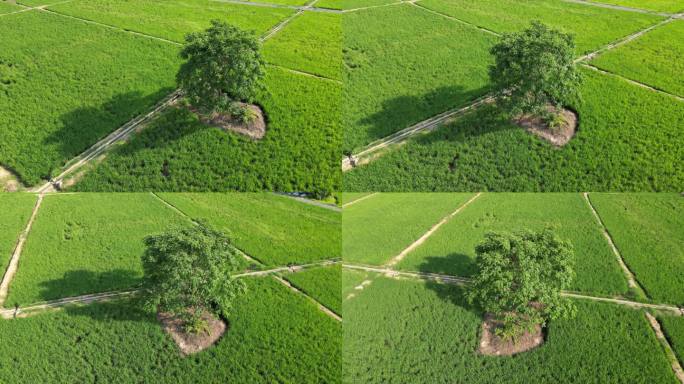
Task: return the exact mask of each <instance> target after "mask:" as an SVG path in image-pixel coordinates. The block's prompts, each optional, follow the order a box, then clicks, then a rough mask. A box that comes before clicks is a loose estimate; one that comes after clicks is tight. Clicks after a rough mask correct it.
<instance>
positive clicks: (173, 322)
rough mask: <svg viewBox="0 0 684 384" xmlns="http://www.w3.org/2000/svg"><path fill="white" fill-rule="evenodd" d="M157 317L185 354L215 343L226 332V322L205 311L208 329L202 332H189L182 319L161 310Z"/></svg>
mask: <svg viewBox="0 0 684 384" xmlns="http://www.w3.org/2000/svg"><path fill="white" fill-rule="evenodd" d="M157 319H158V320H159V322H161V324H162V327H163V328H164V331H166V332H167V333H168V334H170V335H171V337H172V338H173V341H175V342H176V344H177V345H178V348H180V350H181V353H182V354H183V355H189V354H192V353H197V352H199V351H202V350H204V349H207V348H209V347H211V346H212V345H214V344H215V343H216V342H217V341H218V340H219V339H220V338H221V336H223V334H224V333H225V332H226V323H225V322H224V321H223V320H221V319H217V318H216V317H214V316H213V315H212V314H210V313H208V312H205V313H204V314H202V319H204V320H205V321H206V322H207V324H208V327H207V331H205V332H201V333H196V334H195V333H187V332H185V331H184V330H183V326H182V321H181V320H180V319H179V318H178V317H175V316H172V315H171V314H169V313H163V312H160V313H158V314H157Z"/></svg>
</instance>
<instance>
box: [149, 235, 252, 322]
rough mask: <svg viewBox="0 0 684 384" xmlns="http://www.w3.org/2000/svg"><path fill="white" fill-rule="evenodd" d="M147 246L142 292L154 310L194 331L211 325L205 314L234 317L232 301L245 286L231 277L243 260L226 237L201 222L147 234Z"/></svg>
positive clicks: (242, 291) (241, 292)
mask: <svg viewBox="0 0 684 384" xmlns="http://www.w3.org/2000/svg"><path fill="white" fill-rule="evenodd" d="M145 246H146V249H145V253H144V254H143V256H142V265H143V270H144V272H145V275H144V277H143V281H142V290H143V292H144V295H145V299H146V300H145V301H146V305H148V306H149V308H152V309H158V310H159V311H161V312H169V313H171V314H173V315H174V316H179V317H180V318H182V319H183V320H184V323H185V324H186V325H187V326H186V330H187V331H188V332H195V333H197V332H199V331H202V330H204V329H205V328H206V326H207V324H206V322H205V321H204V320H202V314H203V313H204V312H205V311H210V312H214V314H215V315H219V314H221V315H223V316H225V317H228V316H229V315H232V313H230V310H231V307H232V305H233V302H234V301H235V299H236V298H237V297H238V296H239V295H241V294H243V293H244V291H245V289H246V286H245V284H244V282H243V281H242V280H239V279H236V278H234V277H232V276H231V275H232V274H233V273H234V272H236V271H238V270H239V269H240V267H241V266H242V263H241V262H240V260H239V259H240V258H241V257H242V256H240V255H239V254H238V253H237V251H236V250H235V248H234V247H233V246H232V245H231V243H230V239H229V238H228V237H227V236H226V235H224V234H223V233H221V232H217V231H215V230H213V229H210V228H207V227H206V226H204V225H203V224H200V225H197V226H193V227H183V228H174V229H171V230H168V231H167V232H164V233H162V234H159V235H154V236H148V237H146V238H145ZM218 311H220V313H218Z"/></svg>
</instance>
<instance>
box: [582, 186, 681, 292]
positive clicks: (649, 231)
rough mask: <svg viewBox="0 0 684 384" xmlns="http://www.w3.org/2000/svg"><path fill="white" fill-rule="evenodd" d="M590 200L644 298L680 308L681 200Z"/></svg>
mask: <svg viewBox="0 0 684 384" xmlns="http://www.w3.org/2000/svg"><path fill="white" fill-rule="evenodd" d="M590 199H591V201H592V203H593V204H594V206H595V207H596V210H597V211H598V213H599V215H600V216H601V219H602V220H603V222H604V223H605V225H606V228H607V229H608V232H609V233H610V235H611V237H612V238H613V242H614V243H615V245H616V246H617V248H618V249H619V250H620V253H621V254H622V257H623V258H624V260H625V263H626V264H627V266H629V268H630V270H631V271H632V272H633V273H634V274H635V276H636V279H637V280H638V281H639V283H640V284H641V286H642V287H643V288H644V290H645V291H646V294H647V295H648V296H649V297H651V298H652V299H654V300H655V301H659V302H668V303H673V304H676V305H684V289H683V288H682V287H684V198H682V197H680V196H679V195H677V194H591V195H590Z"/></svg>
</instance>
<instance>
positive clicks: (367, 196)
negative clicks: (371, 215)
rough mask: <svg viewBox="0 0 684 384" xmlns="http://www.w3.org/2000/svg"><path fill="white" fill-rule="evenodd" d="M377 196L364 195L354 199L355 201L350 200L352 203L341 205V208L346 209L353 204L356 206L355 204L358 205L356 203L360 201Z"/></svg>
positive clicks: (376, 193) (375, 193)
mask: <svg viewBox="0 0 684 384" xmlns="http://www.w3.org/2000/svg"><path fill="white" fill-rule="evenodd" d="M377 195H378V192H373V193H371V194H368V195H365V196H361V197H359V198H358V199H356V200H352V201H350V202H348V203H346V204H342V208H347V207H348V206H350V205H354V204H356V203H358V202H360V201H364V200H366V199H370V198H371V197H373V196H377Z"/></svg>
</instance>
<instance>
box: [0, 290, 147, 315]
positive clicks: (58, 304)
mask: <svg viewBox="0 0 684 384" xmlns="http://www.w3.org/2000/svg"><path fill="white" fill-rule="evenodd" d="M137 292H138V291H119V292H103V293H95V294H90V295H83V296H74V297H67V298H64V299H59V300H52V301H46V302H43V303H37V304H33V305H30V306H28V307H21V308H9V309H0V318H3V319H13V318H15V317H18V318H23V317H29V316H31V315H36V314H39V313H42V312H45V311H48V310H51V309H57V308H62V307H65V306H67V305H72V304H74V305H77V304H90V303H102V302H105V301H111V300H116V299H120V298H123V297H129V296H133V295H135V294H136V293H137Z"/></svg>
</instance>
